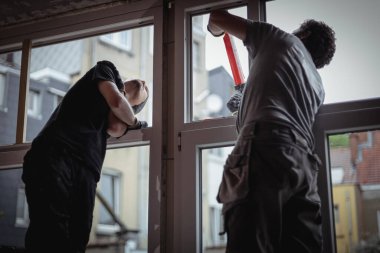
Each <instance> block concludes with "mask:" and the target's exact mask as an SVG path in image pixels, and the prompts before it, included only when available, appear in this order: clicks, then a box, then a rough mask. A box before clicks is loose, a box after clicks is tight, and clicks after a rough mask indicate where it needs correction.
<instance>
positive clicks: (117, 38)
mask: <svg viewBox="0 0 380 253" xmlns="http://www.w3.org/2000/svg"><path fill="white" fill-rule="evenodd" d="M123 36H126V40H125V41H123ZM100 40H101V41H103V42H105V43H107V44H110V45H112V46H114V47H117V48H119V49H121V50H125V51H127V52H131V51H132V30H126V31H120V32H115V33H109V34H105V35H102V36H100Z"/></svg>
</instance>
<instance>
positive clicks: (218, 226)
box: [210, 207, 227, 247]
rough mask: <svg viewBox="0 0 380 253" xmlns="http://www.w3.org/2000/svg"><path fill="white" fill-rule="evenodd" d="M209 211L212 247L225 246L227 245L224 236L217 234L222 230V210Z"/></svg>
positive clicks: (215, 208) (218, 208)
mask: <svg viewBox="0 0 380 253" xmlns="http://www.w3.org/2000/svg"><path fill="white" fill-rule="evenodd" d="M210 211H211V219H210V222H211V224H210V226H211V235H212V236H213V238H212V241H213V243H212V245H213V246H214V247H217V246H220V245H225V244H226V243H227V237H226V235H225V234H223V235H220V234H219V233H220V232H222V231H223V230H224V228H223V226H224V225H223V216H222V209H221V208H220V207H211V210H210Z"/></svg>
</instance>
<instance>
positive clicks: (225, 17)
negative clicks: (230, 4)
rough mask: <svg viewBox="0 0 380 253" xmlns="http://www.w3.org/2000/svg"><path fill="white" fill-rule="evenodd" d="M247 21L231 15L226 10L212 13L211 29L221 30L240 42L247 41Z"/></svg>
mask: <svg viewBox="0 0 380 253" xmlns="http://www.w3.org/2000/svg"><path fill="white" fill-rule="evenodd" d="M247 22H248V21H247V20H246V19H244V18H241V17H239V16H236V15H233V14H230V13H229V12H227V11H225V10H216V11H212V12H211V13H210V19H209V26H210V28H214V29H216V30H217V29H218V28H219V29H220V30H223V31H224V32H226V33H229V34H231V35H233V36H235V37H237V38H239V39H240V40H245V37H246V30H247Z"/></svg>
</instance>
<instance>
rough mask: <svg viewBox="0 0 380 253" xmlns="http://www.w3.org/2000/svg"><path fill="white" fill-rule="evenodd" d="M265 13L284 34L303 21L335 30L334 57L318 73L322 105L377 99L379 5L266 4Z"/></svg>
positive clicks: (301, 0)
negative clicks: (321, 91) (320, 80)
mask: <svg viewBox="0 0 380 253" xmlns="http://www.w3.org/2000/svg"><path fill="white" fill-rule="evenodd" d="M266 11H267V21H268V22H269V23H272V24H274V25H276V26H278V27H280V28H282V29H283V30H285V31H287V32H292V31H294V30H295V29H296V28H298V27H299V25H300V24H301V23H302V22H303V21H304V20H306V19H315V20H321V21H324V22H326V23H327V24H328V25H329V26H331V27H332V28H333V29H334V30H335V33H336V38H337V40H336V53H335V56H334V58H333V60H332V61H331V63H330V65H328V66H326V67H325V68H323V69H321V70H320V71H319V72H320V74H321V77H322V81H323V83H324V87H325V91H326V98H325V103H335V102H343V101H349V100H358V99H366V98H375V97H379V96H380V85H379V82H378V66H379V58H380V50H378V45H379V44H380V36H379V34H380V28H379V25H378V24H379V23H380V16H379V15H378V13H379V11H380V1H356V0H347V1H341V0H330V1H313V0H282V1H268V2H266ZM337 13H339V15H337Z"/></svg>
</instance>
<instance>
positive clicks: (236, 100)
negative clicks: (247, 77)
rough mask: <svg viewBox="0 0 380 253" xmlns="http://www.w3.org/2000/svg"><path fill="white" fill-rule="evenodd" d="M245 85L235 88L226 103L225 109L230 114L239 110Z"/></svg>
mask: <svg viewBox="0 0 380 253" xmlns="http://www.w3.org/2000/svg"><path fill="white" fill-rule="evenodd" d="M244 86H245V83H243V84H241V85H238V86H235V90H236V93H235V94H233V95H232V96H231V98H230V100H228V102H227V108H228V110H229V111H230V112H232V113H234V112H237V111H238V110H239V107H240V102H241V98H242V96H243V90H244Z"/></svg>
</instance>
